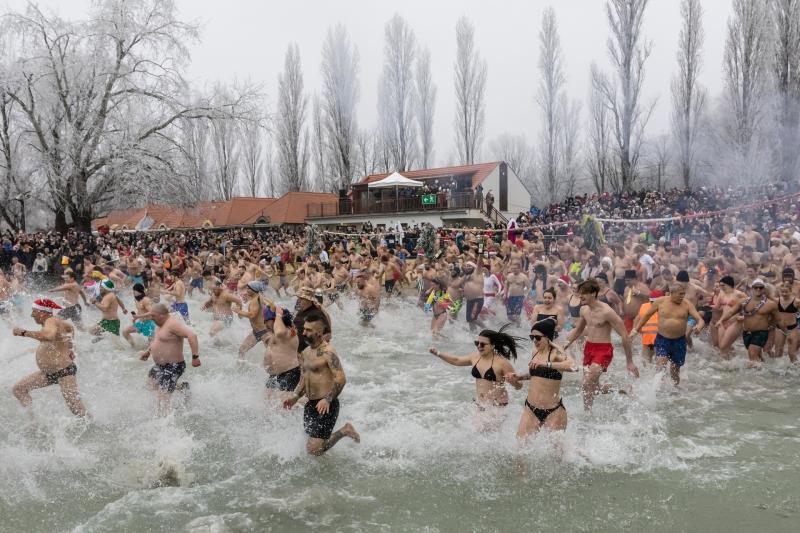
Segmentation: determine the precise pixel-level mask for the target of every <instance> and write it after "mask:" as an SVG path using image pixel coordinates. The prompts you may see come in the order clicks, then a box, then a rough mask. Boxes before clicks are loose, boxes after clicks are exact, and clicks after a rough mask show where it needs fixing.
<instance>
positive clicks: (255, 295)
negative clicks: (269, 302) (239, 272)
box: [234, 281, 269, 361]
mask: <svg viewBox="0 0 800 533" xmlns="http://www.w3.org/2000/svg"><path fill="white" fill-rule="evenodd" d="M263 290H264V284H263V283H261V282H260V281H250V282H248V283H247V291H248V296H249V298H248V300H247V310H246V311H243V310H234V313H236V314H237V315H239V316H240V317H243V318H246V319H248V320H249V321H250V327H251V328H252V331H251V332H250V334H248V335H247V337H245V338H244V340H243V341H242V344H241V346H239V360H240V361H243V360H244V355H245V354H246V353H247V352H248V351H249V350H250V349H251V348H252V347H253V346H255V345H256V344H258V343H259V342H261V340H262V339H263V338H264V336H265V335H266V334H267V332H268V331H269V329H268V328H267V325H266V324H265V323H264V304H263V303H262V302H261V291H263Z"/></svg>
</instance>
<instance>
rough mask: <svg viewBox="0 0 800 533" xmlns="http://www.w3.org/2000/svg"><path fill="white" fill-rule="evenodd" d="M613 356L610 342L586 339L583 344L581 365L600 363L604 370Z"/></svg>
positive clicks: (612, 347) (604, 370)
mask: <svg viewBox="0 0 800 533" xmlns="http://www.w3.org/2000/svg"><path fill="white" fill-rule="evenodd" d="M613 357H614V346H613V345H612V344H611V343H610V342H590V341H586V344H584V345H583V366H591V365H593V364H596V365H600V366H601V367H602V368H603V372H606V371H608V365H610V364H611V359H613Z"/></svg>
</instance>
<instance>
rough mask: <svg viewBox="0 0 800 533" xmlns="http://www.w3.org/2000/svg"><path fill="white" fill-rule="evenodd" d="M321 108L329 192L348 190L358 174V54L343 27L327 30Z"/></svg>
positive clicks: (323, 57)
mask: <svg viewBox="0 0 800 533" xmlns="http://www.w3.org/2000/svg"><path fill="white" fill-rule="evenodd" d="M322 84H323V89H322V102H323V103H322V108H323V112H324V117H325V122H324V123H325V128H326V131H327V147H328V149H329V150H330V157H329V161H330V165H331V168H330V171H331V172H332V174H333V176H332V177H333V178H334V179H333V180H331V183H326V184H323V183H322V182H321V185H322V186H323V187H324V188H325V189H327V190H336V189H340V188H347V187H348V185H350V183H351V182H352V180H353V174H354V171H355V164H354V148H355V137H356V134H357V132H358V125H357V124H356V104H357V103H358V97H359V87H358V50H356V47H355V45H354V44H353V43H352V42H351V41H350V37H349V36H348V34H347V30H346V29H345V27H344V25H342V24H337V25H336V26H335V27H333V28H329V29H328V33H327V35H326V36H325V43H324V44H323V46H322Z"/></svg>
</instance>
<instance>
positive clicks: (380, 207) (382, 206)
mask: <svg viewBox="0 0 800 533" xmlns="http://www.w3.org/2000/svg"><path fill="white" fill-rule="evenodd" d="M479 200H480V198H478V197H477V196H476V195H475V194H474V193H473V192H472V191H466V192H457V193H451V194H449V195H446V194H444V193H442V194H437V195H436V202H435V203H433V204H423V203H422V196H421V195H415V196H402V195H401V196H400V197H399V198H394V197H392V198H389V197H383V198H379V199H371V198H367V197H362V198H360V199H357V200H356V201H353V200H351V199H350V198H340V199H339V201H338V202H327V203H319V204H309V205H308V208H307V210H306V218H324V217H331V216H340V215H371V214H382V213H407V212H411V211H418V212H425V211H448V210H464V209H480V208H481V205H480V204H479V203H478V202H479ZM501 216H502V215H501Z"/></svg>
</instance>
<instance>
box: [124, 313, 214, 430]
mask: <svg viewBox="0 0 800 533" xmlns="http://www.w3.org/2000/svg"><path fill="white" fill-rule="evenodd" d="M150 317H152V319H153V320H154V321H155V323H156V325H157V326H158V329H156V334H155V336H154V337H153V340H152V342H150V347H149V348H147V350H145V351H144V352H142V353H141V355H140V356H139V359H141V360H142V361H147V359H148V358H150V356H152V357H153V363H154V365H153V367H152V368H151V369H150V371H149V372H148V373H147V377H148V380H149V383H150V388H151V389H152V390H154V391H157V393H158V399H157V408H156V411H157V413H158V414H159V415H160V416H166V414H167V413H168V412H169V406H170V397H171V395H172V393H173V392H175V389H178V390H184V391H185V390H188V388H189V384H188V383H186V382H183V383H181V384H180V385H178V379H180V377H181V375H183V372H184V371H185V370H186V361H185V360H184V356H183V339H187V340H188V341H189V348H190V349H191V352H192V366H194V367H197V366H200V345H199V344H198V342H197V334H195V332H194V331H192V329H191V328H190V327H189V326H187V325H186V324H185V323H182V322H179V321H178V320H177V319H176V318H175V317H173V316H170V314H169V309H167V306H166V305H164V304H155V305H153V307H152V308H151V309H150Z"/></svg>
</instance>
